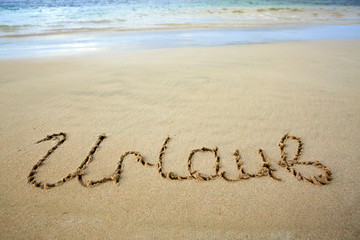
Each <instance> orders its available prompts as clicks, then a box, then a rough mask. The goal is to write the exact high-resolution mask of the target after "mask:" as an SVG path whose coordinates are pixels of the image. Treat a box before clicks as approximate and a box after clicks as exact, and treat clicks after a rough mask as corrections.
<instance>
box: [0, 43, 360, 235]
mask: <svg viewBox="0 0 360 240" xmlns="http://www.w3.org/2000/svg"><path fill="white" fill-rule="evenodd" d="M359 66H360V40H336V41H330V40H329V41H325V40H323V41H311V42H287V43H271V44H249V45H234V46H214V47H192V48H167V49H147V50H121V51H120V50H119V51H107V50H103V51H97V52H93V53H88V54H85V53H84V54H78V55H69V56H57V57H38V58H27V59H24V58H19V59H4V60H0V110H1V114H0V123H1V124H0V153H1V154H0V162H1V164H0V170H1V173H2V174H1V176H0V192H1V197H0V205H1V208H0V238H1V239H56V238H58V239H115V238H116V239H169V238H173V239H359V237H360V188H359V182H360V175H359V170H360V168H359V158H360V152H359V144H360V137H359V136H360V126H359V120H360V105H359V102H360V81H359V80H360V79H359V76H360V68H359ZM60 132H65V133H67V134H68V138H67V140H66V141H65V142H64V144H63V145H61V146H60V147H59V148H58V149H56V151H55V152H54V153H53V154H52V155H51V156H50V157H49V158H48V159H47V160H46V161H45V162H44V165H43V166H41V167H40V168H39V171H38V174H37V175H36V178H37V179H38V180H40V181H42V182H47V183H52V182H56V181H58V180H60V179H62V178H63V177H65V176H66V175H67V174H68V173H70V172H72V171H74V170H76V168H77V167H78V166H79V165H80V164H81V162H82V161H83V160H84V159H85V157H86V156H87V154H88V152H89V151H90V149H91V147H92V146H93V145H94V144H95V142H96V140H97V138H98V136H99V135H101V134H103V133H105V134H106V135H107V138H106V139H105V140H104V141H103V142H102V143H101V145H100V147H99V149H98V151H97V152H96V154H95V155H94V158H93V159H92V162H91V163H90V164H89V166H88V167H87V169H86V171H85V178H86V179H88V180H97V179H101V178H103V177H106V176H109V175H111V174H112V173H113V172H114V170H115V169H116V167H117V163H118V162H119V159H120V156H121V155H122V154H123V153H124V152H126V151H138V152H139V153H140V154H141V155H142V156H143V157H144V160H146V161H147V162H149V163H152V164H154V165H155V166H152V167H146V166H142V165H141V164H139V163H137V162H136V157H135V156H128V157H127V158H126V159H125V161H124V164H123V165H124V166H123V172H122V174H121V179H120V182H119V185H118V186H114V184H112V182H108V183H104V184H101V185H98V186H95V187H92V188H87V187H83V186H81V184H79V182H78V180H77V179H72V180H71V181H69V182H66V183H65V184H63V185H62V186H59V187H55V188H52V189H49V190H42V189H40V188H35V187H32V186H31V185H30V184H28V183H27V175H28V173H29V172H30V170H31V168H32V167H33V166H34V164H35V163H36V162H37V161H38V160H39V159H40V158H42V157H43V156H44V155H45V154H46V152H47V151H48V149H50V148H51V147H52V146H54V145H55V144H56V141H46V142H42V143H39V144H35V143H36V142H37V141H38V140H41V139H43V138H44V137H46V136H47V135H49V134H54V133H60ZM287 132H290V135H292V136H297V137H301V139H302V141H303V142H304V148H303V153H302V155H301V156H300V159H299V161H320V163H322V164H323V165H325V166H326V167H328V168H329V169H330V170H331V172H332V174H333V179H332V181H331V182H330V184H328V185H323V186H316V185H313V184H310V183H305V182H304V181H297V179H296V178H295V177H294V176H293V175H292V174H291V173H289V172H288V171H287V170H286V169H285V168H283V167H281V166H279V165H278V164H277V162H278V161H279V160H280V150H279V146H278V143H279V141H280V139H281V137H282V136H284V135H285V134H286V133H287ZM168 136H170V138H171V140H170V142H169V144H168V148H167V150H166V154H165V157H164V159H163V167H164V169H165V170H166V171H168V172H169V171H172V172H174V173H176V174H179V175H182V176H189V172H188V170H187V159H188V155H189V153H190V152H191V151H192V150H193V149H199V148H201V147H208V148H215V147H218V149H219V150H218V152H219V155H220V157H221V170H224V171H226V173H227V175H228V176H229V177H231V178H236V177H237V175H238V172H237V168H236V164H235V161H234V156H232V153H233V152H234V151H235V150H236V149H239V151H240V154H241V159H242V161H243V166H244V167H245V169H246V171H247V172H250V173H255V172H256V171H257V170H258V169H259V168H260V166H261V158H260V157H259V154H258V152H257V150H258V149H259V148H261V149H263V151H264V153H265V154H266V155H267V156H268V158H269V162H270V164H271V166H272V167H273V168H274V169H276V170H277V171H275V174H276V176H277V177H279V178H281V179H282V181H275V180H274V179H271V178H270V177H269V176H264V177H260V178H252V179H249V180H242V181H239V182H234V183H231V182H226V181H224V180H222V179H220V177H217V178H216V179H215V180H212V181H207V182H200V181H197V180H195V179H193V180H184V181H170V180H166V179H164V178H162V177H161V176H160V175H159V173H158V169H157V167H156V163H157V161H158V158H159V152H160V150H161V147H162V145H163V143H164V141H165V138H166V137H168ZM287 151H288V154H289V158H292V156H293V155H294V151H295V142H294V141H290V140H289V141H288V146H287ZM214 162H215V159H214V156H213V155H212V154H211V153H209V152H205V153H197V154H196V155H195V156H194V159H193V165H194V168H196V169H197V170H198V171H200V172H202V173H203V174H207V175H210V174H214V172H215V170H214ZM295 169H296V170H297V171H300V172H301V174H302V175H303V176H307V177H310V176H312V175H317V174H321V173H323V171H322V170H321V169H318V168H315V167H313V166H300V165H295Z"/></svg>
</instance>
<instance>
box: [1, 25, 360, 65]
mask: <svg viewBox="0 0 360 240" xmlns="http://www.w3.org/2000/svg"><path fill="white" fill-rule="evenodd" d="M340 33H341V34H340ZM331 39H333V40H351V39H360V24H342V25H339V24H335V25H328V24H326V25H314V24H311V25H308V24H305V25H303V24H297V25H286V26H283V25H275V26H243V27H221V28H206V29H172V30H163V29H161V30H144V31H134V32H133V31H128V32H111V31H109V32H107V33H106V34H99V32H96V33H92V32H90V33H71V34H61V33H60V34H54V35H48V36H32V37H15V38H14V37H10V38H0V53H1V57H0V59H2V60H6V59H17V58H24V57H25V58H27V57H31V58H35V57H51V56H57V55H58V56H61V55H64V56H66V55H69V56H71V55H76V53H86V52H88V53H90V54H91V52H97V51H98V52H101V51H112V50H114V51H128V50H130V51H131V50H142V49H162V48H179V47H181V48H184V47H185V48H186V47H209V46H226V45H237V44H263V43H276V42H296V41H321V40H331Z"/></svg>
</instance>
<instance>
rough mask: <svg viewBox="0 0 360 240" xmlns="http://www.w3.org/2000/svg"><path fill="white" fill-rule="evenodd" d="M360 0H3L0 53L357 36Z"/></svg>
mask: <svg viewBox="0 0 360 240" xmlns="http://www.w3.org/2000/svg"><path fill="white" fill-rule="evenodd" d="M359 25H360V0H316V1H309V0H307V1H306V0H302V1H299V0H287V1H274V0H263V1H235V0H87V1H85V0H0V58H11V57H19V56H20V57H21V56H34V55H37V56H42V55H49V54H50V55H51V54H59V53H68V52H76V51H90V50H97V49H104V48H119V49H121V48H124V49H132V48H153V47H178V46H180V47H182V46H212V45H224V44H238V43H257V42H273V41H293V40H312V39H313V40H317V39H338V38H341V39H353V38H359V36H358V35H359V34H358V32H360V31H359V27H358V26H359Z"/></svg>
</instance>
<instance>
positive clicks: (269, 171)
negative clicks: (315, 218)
mask: <svg viewBox="0 0 360 240" xmlns="http://www.w3.org/2000/svg"><path fill="white" fill-rule="evenodd" d="M66 137H67V135H66V133H58V134H52V135H48V136H46V137H45V138H44V139H42V140H40V141H38V142H37V143H41V142H44V141H49V140H57V141H58V142H57V143H56V145H55V146H53V147H52V148H50V149H49V150H48V152H47V153H46V154H45V156H44V157H43V158H41V159H40V160H39V161H38V162H37V163H36V164H35V165H34V166H33V167H32V169H31V171H30V173H29V174H28V177H27V181H28V182H29V183H30V184H31V185H32V186H34V187H37V188H41V189H49V188H53V187H57V186H60V185H62V184H64V183H65V182H68V181H70V180H72V179H73V178H75V177H77V178H78V180H79V182H80V183H81V185H82V186H85V187H93V186H96V185H99V184H102V183H106V182H110V181H112V182H113V183H114V184H115V185H118V184H119V182H120V176H121V172H122V169H123V162H124V159H125V158H126V157H127V156H128V155H135V156H136V158H137V162H139V163H140V164H142V165H143V166H148V167H153V166H154V164H151V163H148V162H146V161H145V160H144V158H143V157H142V155H141V154H140V153H139V152H135V151H128V152H125V153H124V154H122V155H121V157H120V161H119V163H118V166H117V168H116V170H115V172H114V173H113V174H112V175H110V176H108V177H104V178H103V179H100V180H96V181H91V180H86V179H85V170H86V167H87V166H88V165H89V164H90V162H91V161H92V160H93V158H94V154H95V152H96V151H97V149H98V148H99V146H100V144H101V143H102V141H103V140H104V139H105V138H106V135H105V134H103V135H100V136H99V137H98V140H97V142H96V143H95V145H94V146H93V147H92V148H91V150H90V152H89V153H88V154H87V156H86V157H85V159H84V161H83V162H82V163H81V164H80V166H79V167H78V168H77V169H76V170H75V171H73V172H71V173H69V174H68V175H67V176H66V177H64V178H63V179H61V180H59V181H58V182H55V183H43V182H40V181H37V180H36V174H37V172H38V170H39V168H40V167H41V165H42V164H43V163H44V161H46V159H47V158H48V157H49V156H50V155H51V154H52V153H53V152H54V151H55V150H56V149H57V148H58V147H59V146H60V145H61V144H63V143H64V142H65V141H66ZM289 139H291V140H295V141H296V142H297V148H296V152H295V155H294V157H293V158H292V159H288V157H287V153H286V150H285V146H286V141H288V140H289ZM169 141H170V137H167V138H166V139H165V142H164V144H163V146H162V148H161V150H160V154H159V158H158V161H157V170H158V172H159V174H160V176H161V177H162V178H165V179H168V180H172V181H181V180H191V179H195V180H198V181H210V180H214V179H216V178H221V179H223V180H225V181H228V182H237V181H242V180H247V179H250V178H259V177H265V176H268V177H270V178H271V179H273V180H276V181H281V179H280V178H279V177H277V176H276V175H275V174H274V172H275V171H276V170H275V169H274V168H272V167H271V164H270V162H269V160H268V158H267V157H266V155H265V153H264V151H263V150H262V149H259V150H258V153H259V155H260V158H261V161H262V163H261V167H260V169H259V170H258V171H257V172H255V173H248V172H246V171H245V168H244V166H243V162H242V161H241V157H240V152H239V150H236V151H235V152H234V153H233V155H234V157H235V162H236V166H237V170H238V172H239V175H238V177H237V178H235V179H232V178H229V177H228V176H227V175H226V172H225V171H222V170H221V165H220V163H221V160H220V156H219V153H218V148H217V147H216V148H206V147H202V148H200V149H195V150H192V151H191V152H190V154H189V156H188V159H187V167H188V170H189V173H190V175H188V176H180V175H177V174H175V173H173V172H166V171H165V170H164V168H163V160H164V157H165V153H166V149H167V147H168V143H169ZM279 148H280V153H281V159H280V161H279V162H278V164H279V165H280V166H281V167H284V168H285V169H287V171H288V172H290V173H291V174H292V175H294V176H295V177H296V179H297V180H299V181H304V182H308V183H312V184H315V185H325V184H329V183H330V181H331V179H332V173H331V171H330V169H329V168H327V167H325V166H324V165H323V164H321V163H320V162H319V161H315V162H299V158H300V155H301V153H302V150H303V143H302V141H301V140H300V138H299V137H295V136H290V135H289V133H287V134H285V135H284V136H283V137H282V138H281V139H280V142H279ZM201 152H210V153H212V154H213V155H214V158H215V174H213V175H206V174H203V173H200V172H199V171H197V170H195V169H194V168H193V165H192V161H193V159H194V156H195V155H196V154H198V153H201ZM295 165H312V166H315V167H318V168H320V169H322V170H323V171H324V174H320V175H318V176H310V177H304V176H303V175H302V174H301V173H300V172H299V171H296V170H295V169H294V166H295Z"/></svg>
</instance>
